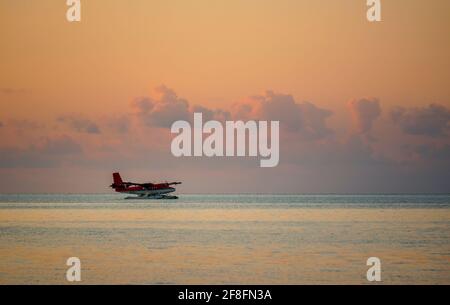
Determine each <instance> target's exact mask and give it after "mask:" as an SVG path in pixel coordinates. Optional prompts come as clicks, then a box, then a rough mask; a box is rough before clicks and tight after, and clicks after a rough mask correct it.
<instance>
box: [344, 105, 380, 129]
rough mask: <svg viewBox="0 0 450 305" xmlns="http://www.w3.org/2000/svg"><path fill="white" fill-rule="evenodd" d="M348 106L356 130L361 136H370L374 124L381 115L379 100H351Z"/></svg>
mask: <svg viewBox="0 0 450 305" xmlns="http://www.w3.org/2000/svg"><path fill="white" fill-rule="evenodd" d="M347 106H348V108H349V109H350V113H351V115H352V120H353V126H354V128H355V130H356V131H357V132H359V133H361V134H366V135H367V134H369V133H370V132H371V130H372V126H373V122H374V121H375V120H376V119H377V118H378V117H379V116H380V115H381V107H380V103H379V101H378V99H376V98H373V99H365V98H363V99H359V100H351V101H349V102H348V104H347Z"/></svg>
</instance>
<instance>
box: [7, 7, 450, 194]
mask: <svg viewBox="0 0 450 305" xmlns="http://www.w3.org/2000/svg"><path fill="white" fill-rule="evenodd" d="M381 3H382V21H381V22H374V23H371V22H368V21H367V19H366V10H367V6H366V1H365V0H346V1H334V0H314V1H313V0H277V1H275V0H228V1H219V0H218V1H210V0H209V1H207V0H188V1H186V0H164V1H163V0H155V1H150V0H145V1H144V0H133V1H123V0H122V1H120V0H108V1H107V0H96V1H86V0H81V8H82V9H81V22H72V23H70V22H68V21H67V20H66V10H67V9H68V7H67V5H66V3H65V1H62V0H61V1H53V0H42V1H25V0H0V33H1V48H0V54H1V56H0V106H1V109H2V110H1V112H0V139H1V140H0V192H1V193H15V192H25V193H26V192H38V193H42V192H73V193H76V192H85V193H90V192H99V193H103V192H108V191H110V190H108V187H107V186H108V185H109V184H110V183H111V173H112V172H113V171H120V172H121V173H122V175H123V176H124V178H126V179H127V180H140V181H152V182H158V181H159V180H161V181H164V180H171V181H172V180H181V181H183V185H181V186H180V187H179V188H178V189H179V191H180V192H184V193H215V192H218V193H379V192H383V193H403V192H447V193H448V192H450V56H449V54H450V18H449V17H450V16H449V15H450V2H449V1H447V0H432V1H423V0H396V1H392V0H382V1H381ZM198 111H201V112H203V114H204V116H205V117H209V118H214V119H217V120H219V121H224V120H227V119H229V120H241V119H242V120H279V121H280V163H279V165H278V166H277V167H275V168H260V167H259V160H258V159H257V158H225V157H224V158H218V157H216V158H206V157H202V158H187V157H185V158H175V157H174V156H172V154H171V152H170V144H171V139H172V138H173V135H172V134H171V133H170V126H171V124H172V123H173V122H174V121H176V120H179V119H187V120H189V119H191V118H192V117H193V113H194V112H198Z"/></svg>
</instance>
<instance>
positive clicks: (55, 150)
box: [39, 135, 82, 155]
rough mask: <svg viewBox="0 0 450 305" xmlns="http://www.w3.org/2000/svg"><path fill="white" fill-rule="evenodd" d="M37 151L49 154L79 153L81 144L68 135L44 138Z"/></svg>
mask: <svg viewBox="0 0 450 305" xmlns="http://www.w3.org/2000/svg"><path fill="white" fill-rule="evenodd" d="M39 151H40V152H41V153H44V154H51V155H70V154H76V153H80V152H81V151H82V148H81V146H80V145H79V144H78V143H77V142H75V141H74V140H73V139H72V138H71V137H69V136H66V135H64V136H60V137H56V138H46V139H45V141H44V143H43V145H42V146H41V147H40V149H39Z"/></svg>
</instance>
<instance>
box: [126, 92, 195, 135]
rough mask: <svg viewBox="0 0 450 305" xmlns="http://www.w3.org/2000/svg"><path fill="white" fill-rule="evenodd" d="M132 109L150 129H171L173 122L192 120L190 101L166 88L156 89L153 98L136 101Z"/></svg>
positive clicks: (142, 98)
mask: <svg viewBox="0 0 450 305" xmlns="http://www.w3.org/2000/svg"><path fill="white" fill-rule="evenodd" d="M132 107H133V109H134V113H135V115H136V116H137V117H138V118H139V119H140V120H141V122H142V123H144V125H146V126H150V127H161V128H170V126H172V123H173V122H175V121H177V120H189V118H190V112H189V103H188V101H187V100H185V99H183V98H179V97H178V96H177V94H176V93H175V91H173V90H172V89H170V88H167V87H165V86H159V87H156V88H155V89H154V92H153V95H152V96H151V97H141V98H137V99H135V100H134V101H133V103H132Z"/></svg>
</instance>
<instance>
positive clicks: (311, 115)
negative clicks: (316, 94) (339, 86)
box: [231, 91, 332, 139]
mask: <svg viewBox="0 0 450 305" xmlns="http://www.w3.org/2000/svg"><path fill="white" fill-rule="evenodd" d="M231 112H232V117H233V119H239V120H250V119H253V120H267V121H270V120H273V121H280V126H281V127H282V128H284V130H287V131H289V132H294V133H299V134H300V135H302V136H303V137H304V138H307V139H321V138H324V137H327V136H329V135H331V134H332V131H331V130H330V129H329V128H328V127H327V126H326V119H327V118H328V117H329V116H331V115H332V112H331V111H329V110H327V109H322V108H319V107H317V106H315V105H314V104H312V103H309V102H302V103H298V102H296V101H295V100H294V98H293V97H292V95H288V94H278V93H274V92H273V91H267V92H266V93H265V94H263V95H256V96H252V97H250V98H249V99H247V100H246V101H243V102H240V103H236V104H234V105H233V106H232V111H231Z"/></svg>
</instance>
